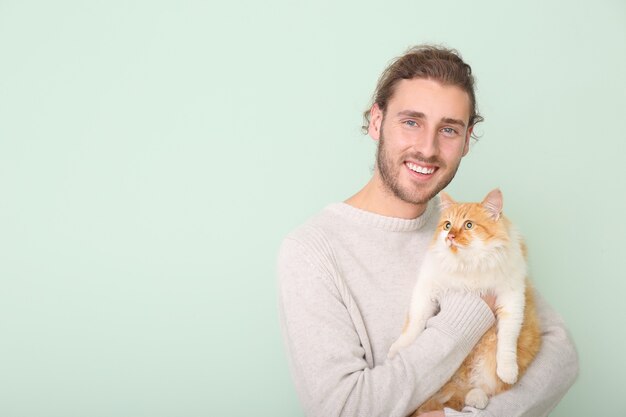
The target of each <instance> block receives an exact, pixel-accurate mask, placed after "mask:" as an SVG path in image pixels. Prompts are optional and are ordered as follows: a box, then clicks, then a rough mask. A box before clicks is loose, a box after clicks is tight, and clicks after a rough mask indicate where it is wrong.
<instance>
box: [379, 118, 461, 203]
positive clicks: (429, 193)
mask: <svg viewBox="0 0 626 417" xmlns="http://www.w3.org/2000/svg"><path fill="white" fill-rule="evenodd" d="M406 159H411V160H415V161H420V162H424V163H426V164H433V165H437V167H438V170H445V169H446V167H447V165H446V163H445V162H444V161H442V160H441V159H439V158H437V157H432V158H425V157H424V156H423V155H422V154H421V153H419V152H416V153H414V154H407V155H404V159H403V160H406ZM398 162H402V161H398ZM460 162H461V161H460V160H459V161H458V162H457V164H456V166H455V167H454V169H452V170H451V171H450V172H449V173H448V174H447V175H446V176H445V177H442V178H441V179H440V180H439V181H438V182H437V183H436V184H433V185H430V186H426V187H420V186H418V185H417V184H415V185H414V186H413V187H410V188H409V187H408V186H407V187H402V186H401V184H400V181H399V177H400V169H401V168H400V167H399V166H398V165H395V164H394V161H393V160H392V159H391V157H390V156H389V155H388V154H387V149H386V147H385V138H384V137H383V133H382V129H381V133H380V138H379V140H378V148H377V150H376V165H377V167H378V172H379V174H380V178H381V179H382V182H383V185H384V186H385V188H386V189H387V191H389V192H391V193H392V194H393V195H394V196H396V197H397V198H399V199H400V200H402V201H404V202H407V203H411V204H426V203H428V202H429V201H430V200H431V199H432V198H433V197H434V196H436V195H437V194H439V192H440V191H441V190H443V189H444V188H446V186H447V185H448V184H450V181H452V179H453V178H454V175H455V174H456V171H457V170H458V169H459V165H460ZM438 170H437V171H438Z"/></svg>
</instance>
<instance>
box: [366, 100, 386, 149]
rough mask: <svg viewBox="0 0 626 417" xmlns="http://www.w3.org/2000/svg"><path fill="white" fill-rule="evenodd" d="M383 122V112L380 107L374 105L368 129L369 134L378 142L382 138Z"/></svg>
mask: <svg viewBox="0 0 626 417" xmlns="http://www.w3.org/2000/svg"><path fill="white" fill-rule="evenodd" d="M382 122H383V111H382V110H381V109H380V107H378V104H377V103H374V104H373V105H372V108H371V109H370V124H369V126H368V128H367V133H368V134H369V135H370V136H371V138H372V139H374V140H378V139H379V138H380V129H381V125H382Z"/></svg>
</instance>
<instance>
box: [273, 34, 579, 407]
mask: <svg viewBox="0 0 626 417" xmlns="http://www.w3.org/2000/svg"><path fill="white" fill-rule="evenodd" d="M365 120H366V126H367V131H368V133H369V135H370V136H371V137H372V138H373V139H374V140H376V141H378V151H377V156H376V167H375V171H374V175H373V177H372V179H371V180H370V181H369V182H368V183H367V184H366V185H365V187H363V189H361V190H360V191H359V192H357V193H356V194H355V195H354V196H352V197H350V198H349V199H348V200H346V201H345V202H343V203H337V204H332V205H330V206H328V207H327V208H325V209H324V210H323V211H322V212H321V213H319V214H318V215H317V216H315V217H314V218H312V219H311V220H309V221H308V222H307V223H306V224H304V225H303V226H301V227H299V228H298V229H296V230H295V231H294V232H292V233H291V234H290V235H289V236H288V237H287V238H286V239H285V241H284V242H283V245H282V247H281V250H280V253H279V258H278V274H279V305H280V315H281V325H282V330H283V335H284V338H285V344H286V349H287V353H288V356H289V360H290V367H291V370H292V374H293V378H294V382H295V386H296V390H297V392H298V395H299V397H300V401H301V403H302V405H303V407H304V410H305V413H306V415H307V416H319V417H332V416H355V417H356V416H358V417H374V416H385V417H389V416H392V417H395V416H399V417H403V416H406V415H409V414H410V413H412V412H413V411H414V410H415V409H416V408H417V407H418V406H419V405H420V404H421V403H423V402H424V401H425V400H427V399H428V398H429V397H430V396H431V395H432V394H433V393H435V392H436V391H437V390H438V389H439V388H440V387H441V386H442V385H443V384H444V383H445V382H446V381H447V380H448V379H449V378H450V377H451V376H452V375H453V373H454V372H455V370H456V369H457V368H458V367H459V366H460V365H461V363H462V362H463V360H464V358H465V357H466V356H467V355H468V353H469V352H470V351H471V349H472V347H473V346H474V345H475V344H476V343H477V342H478V340H479V339H480V337H481V336H482V335H483V333H484V332H485V331H486V330H487V329H488V328H490V327H491V326H493V325H494V322H495V318H494V315H493V305H494V300H493V299H491V298H489V297H485V299H481V298H480V297H477V296H474V295H471V294H461V293H453V294H447V295H445V296H443V297H442V298H441V299H440V300H439V304H440V311H439V313H438V314H437V315H436V316H435V317H433V318H431V319H430V320H429V321H428V324H427V328H426V330H425V331H424V332H423V333H422V334H421V335H420V337H418V339H417V340H416V341H415V342H413V344H412V345H410V346H408V347H406V348H404V349H402V350H400V351H399V353H398V354H397V355H396V356H395V357H394V358H393V359H387V351H388V349H389V347H390V345H391V344H392V343H393V341H394V340H395V339H396V338H397V337H398V336H399V334H400V331H401V329H402V324H403V321H404V319H405V314H406V309H407V307H408V305H409V299H410V295H411V291H412V288H413V286H414V284H415V279H416V277H417V272H418V270H419V267H420V264H421V262H422V259H423V255H424V252H425V250H426V248H427V247H428V244H429V243H430V241H431V239H432V236H433V234H434V230H435V226H436V223H437V219H438V208H437V198H435V196H436V195H437V194H438V193H439V191H441V190H442V189H443V188H445V187H446V186H447V185H448V184H449V183H450V181H451V180H452V178H453V177H454V175H455V173H456V171H457V168H458V166H459V163H460V161H461V158H462V157H463V156H465V155H466V154H467V152H468V150H469V141H470V137H471V134H472V129H473V128H474V125H475V124H476V123H477V122H479V121H481V120H482V118H481V117H480V115H479V114H478V112H477V110H476V99H475V94H474V79H473V76H472V73H471V68H470V67H469V65H467V64H466V63H465V62H463V61H462V59H461V58H460V57H459V56H458V54H457V53H456V52H455V51H451V50H447V49H443V48H436V47H430V46H418V47H415V48H412V49H410V50H409V51H408V52H407V53H406V54H405V55H403V56H402V57H400V58H398V59H397V60H396V61H394V62H393V63H392V64H391V65H390V66H389V67H388V68H387V69H386V70H385V72H384V73H383V74H382V76H381V78H380V80H379V82H378V86H377V89H376V92H375V94H374V100H373V105H372V106H371V108H370V110H368V111H367V112H366V113H365ZM538 309H539V315H540V319H541V321H542V329H543V334H542V348H541V351H540V353H539V354H538V356H537V357H536V359H535V360H534V362H533V364H532V365H531V367H530V368H529V369H528V371H527V372H526V374H525V375H524V376H523V377H522V378H521V379H520V381H519V382H518V383H517V384H516V385H515V386H514V387H513V388H512V389H511V390H509V391H507V392H505V393H502V394H500V395H497V396H495V397H493V398H491V400H490V403H489V405H488V406H487V408H486V409H485V410H476V409H472V408H469V407H466V408H465V409H464V410H463V411H455V410H450V409H447V410H446V411H445V415H446V416H490V417H500V416H501V417H514V416H545V415H547V414H548V413H549V412H550V410H552V408H554V406H555V405H556V404H557V402H558V401H559V400H560V399H561V398H562V396H563V395H564V394H565V392H566V391H567V389H568V388H569V387H570V386H571V384H572V383H573V381H574V379H575V377H576V374H577V370H578V363H577V355H576V352H575V349H574V347H573V344H572V342H571V340H570V339H569V337H568V335H567V332H566V330H565V328H564V325H563V323H562V322H561V320H560V319H559V318H558V316H557V315H556V314H555V313H554V312H553V311H552V310H551V309H550V308H549V307H548V306H547V305H546V304H545V302H543V301H542V300H541V299H540V298H539V300H538ZM427 414H428V415H429V416H444V412H443V411H438V412H431V413H427ZM424 416H426V414H424Z"/></svg>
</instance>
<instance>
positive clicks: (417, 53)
mask: <svg viewBox="0 0 626 417" xmlns="http://www.w3.org/2000/svg"><path fill="white" fill-rule="evenodd" d="M413 78H427V79H431V80H434V81H438V82H440V83H441V84H443V85H453V86H457V87H459V88H461V89H462V90H463V91H465V92H466V93H467V95H468V96H469V99H470V118H469V126H470V127H471V126H474V125H475V124H476V123H479V122H482V121H483V120H484V118H483V117H482V116H481V115H480V114H478V109H477V107H476V95H475V94H474V76H473V75H472V68H471V67H470V66H469V65H468V64H466V63H465V62H464V61H463V59H462V58H461V55H460V54H459V52H458V51H456V50H454V49H448V48H443V47H439V46H434V45H417V46H414V47H412V48H410V49H409V50H408V51H406V53H405V54H404V55H402V56H400V57H398V58H396V59H395V60H394V61H393V62H392V63H391V64H390V65H389V66H388V67H387V68H386V69H385V71H384V72H383V73H382V74H381V76H380V78H379V79H378V84H377V85H376V90H375V91H374V95H373V97H372V105H373V104H374V103H376V104H378V107H379V108H380V109H381V111H382V112H383V113H384V112H385V110H386V109H387V104H388V103H389V100H390V99H391V97H392V96H393V93H394V89H395V87H396V84H398V82H400V80H411V79H413ZM370 109H371V106H370V108H368V109H367V110H366V111H365V112H364V113H363V126H362V128H363V133H367V131H368V126H369V123H370ZM472 136H473V135H472Z"/></svg>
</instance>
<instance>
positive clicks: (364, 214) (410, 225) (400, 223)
mask: <svg viewBox="0 0 626 417" xmlns="http://www.w3.org/2000/svg"><path fill="white" fill-rule="evenodd" d="M438 207H439V196H436V197H435V198H433V199H431V200H430V201H429V202H428V204H427V206H426V210H425V211H424V213H423V214H422V215H421V216H419V217H417V218H415V219H401V218H399V217H389V216H382V215H380V214H376V213H372V212H370V211H365V210H362V209H359V208H356V207H353V206H351V205H349V204H347V203H343V202H342V203H334V204H331V205H329V206H328V207H327V209H328V210H331V211H334V212H336V213H338V214H340V215H342V216H344V217H349V218H350V219H351V220H352V221H354V222H356V223H358V224H361V225H363V226H371V227H376V228H379V229H384V230H388V231H390V232H412V231H416V230H419V229H421V228H422V226H424V224H426V222H428V220H429V219H430V218H431V217H432V216H433V215H434V214H436V213H437V212H438V211H439V210H438Z"/></svg>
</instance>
